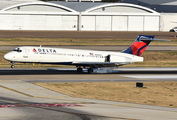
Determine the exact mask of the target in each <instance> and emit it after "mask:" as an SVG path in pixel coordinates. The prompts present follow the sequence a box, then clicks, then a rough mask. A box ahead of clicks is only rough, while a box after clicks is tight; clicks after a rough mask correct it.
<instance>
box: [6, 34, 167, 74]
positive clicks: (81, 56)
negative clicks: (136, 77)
mask: <svg viewBox="0 0 177 120" xmlns="http://www.w3.org/2000/svg"><path fill="white" fill-rule="evenodd" d="M153 40H160V39H154V36H148V35H139V36H138V37H137V38H136V40H135V41H134V42H133V44H132V45H130V46H129V47H128V48H127V49H126V50H123V51H121V52H110V51H95V50H77V49H63V48H49V47H41V46H39V47H33V46H22V47H18V48H15V49H14V50H13V51H11V52H9V53H7V54H5V55H4V58H5V59H6V60H8V61H10V62H11V63H12V66H11V67H12V68H14V63H15V62H20V63H41V64H61V65H74V66H76V67H77V71H78V72H82V70H83V68H88V73H93V68H101V67H116V66H117V67H118V66H121V65H126V64H131V63H134V62H143V57H140V56H141V54H142V53H143V51H144V50H145V49H146V48H147V46H148V45H149V43H150V42H151V41H153ZM162 41H166V40H162Z"/></svg>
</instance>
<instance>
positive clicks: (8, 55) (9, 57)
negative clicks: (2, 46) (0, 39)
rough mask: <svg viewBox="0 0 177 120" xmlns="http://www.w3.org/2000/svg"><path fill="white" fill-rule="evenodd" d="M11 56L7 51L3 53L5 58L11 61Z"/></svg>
mask: <svg viewBox="0 0 177 120" xmlns="http://www.w3.org/2000/svg"><path fill="white" fill-rule="evenodd" d="M13 58H14V56H13V55H12V54H10V53H7V54H5V55H4V59H5V60H8V61H11V60H13Z"/></svg>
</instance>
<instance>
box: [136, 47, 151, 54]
mask: <svg viewBox="0 0 177 120" xmlns="http://www.w3.org/2000/svg"><path fill="white" fill-rule="evenodd" d="M148 45H149V44H146V45H144V46H143V47H141V48H140V49H138V53H137V56H140V55H139V54H140V51H141V50H142V49H144V48H145V47H147V46H148Z"/></svg>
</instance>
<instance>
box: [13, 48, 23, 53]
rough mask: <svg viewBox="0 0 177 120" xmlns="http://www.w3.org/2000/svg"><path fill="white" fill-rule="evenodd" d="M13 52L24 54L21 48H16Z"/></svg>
mask: <svg viewBox="0 0 177 120" xmlns="http://www.w3.org/2000/svg"><path fill="white" fill-rule="evenodd" d="M13 51H17V52H22V50H20V48H15V49H13Z"/></svg>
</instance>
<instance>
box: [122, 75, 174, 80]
mask: <svg viewBox="0 0 177 120" xmlns="http://www.w3.org/2000/svg"><path fill="white" fill-rule="evenodd" d="M121 76H122V77H130V78H138V79H177V75H121Z"/></svg>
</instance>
